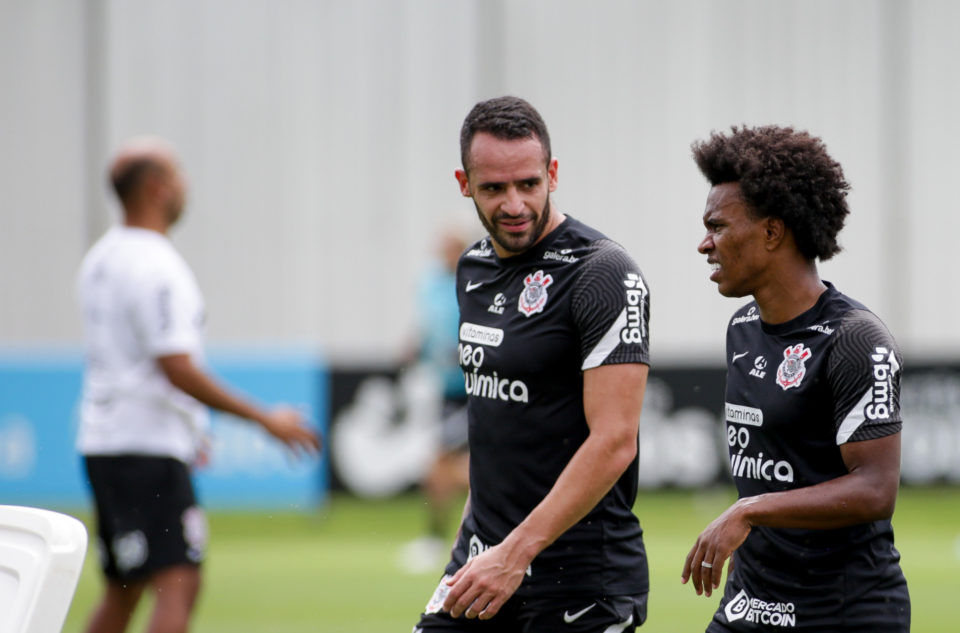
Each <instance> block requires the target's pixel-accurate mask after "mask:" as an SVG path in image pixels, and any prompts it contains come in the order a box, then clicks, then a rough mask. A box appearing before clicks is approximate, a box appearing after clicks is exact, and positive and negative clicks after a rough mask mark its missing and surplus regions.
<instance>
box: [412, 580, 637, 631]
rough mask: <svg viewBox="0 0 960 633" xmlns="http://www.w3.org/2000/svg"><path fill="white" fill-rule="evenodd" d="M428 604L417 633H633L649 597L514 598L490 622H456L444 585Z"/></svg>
mask: <svg viewBox="0 0 960 633" xmlns="http://www.w3.org/2000/svg"><path fill="white" fill-rule="evenodd" d="M447 578H449V576H444V577H443V578H442V579H441V580H440V585H439V586H438V587H437V591H436V592H435V593H434V594H433V597H432V598H431V599H430V602H429V603H428V604H427V608H426V611H427V613H424V614H423V615H422V616H420V622H419V623H418V624H417V626H416V627H414V629H413V631H414V633H467V632H469V633H555V632H557V631H562V632H563V633H633V632H634V631H635V630H636V628H637V627H638V626H640V625H641V624H643V622H644V620H646V619H647V594H645V593H644V594H640V595H637V596H609V597H598V598H586V597H582V598H577V597H571V598H553V597H551V598H529V597H524V596H516V595H515V596H513V597H512V598H510V599H509V600H507V602H506V603H505V604H504V605H503V607H502V608H501V609H500V611H498V612H497V615H495V616H493V617H492V618H490V619H489V620H479V619H476V618H472V619H469V620H468V619H467V618H465V617H463V616H460V617H459V618H452V617H450V614H449V613H447V612H446V611H439V610H438V608H439V605H440V604H442V596H444V595H445V594H446V592H445V591H443V587H444V583H445V582H446V580H447Z"/></svg>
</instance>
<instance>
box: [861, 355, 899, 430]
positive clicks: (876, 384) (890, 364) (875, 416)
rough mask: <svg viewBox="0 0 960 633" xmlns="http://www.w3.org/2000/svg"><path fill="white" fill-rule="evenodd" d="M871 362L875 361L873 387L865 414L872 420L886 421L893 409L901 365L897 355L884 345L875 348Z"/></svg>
mask: <svg viewBox="0 0 960 633" xmlns="http://www.w3.org/2000/svg"><path fill="white" fill-rule="evenodd" d="M870 360H871V361H873V387H872V390H871V395H870V404H868V405H867V406H866V409H864V413H866V415H867V417H868V418H869V419H871V420H886V419H888V418H889V417H890V414H891V412H892V411H891V410H892V408H893V379H894V376H895V375H896V373H897V372H898V371H900V363H898V362H897V357H896V355H895V354H894V353H893V352H892V351H890V350H889V349H887V348H886V347H884V346H882V345H878V346H877V347H876V348H874V350H873V354H871V355H870Z"/></svg>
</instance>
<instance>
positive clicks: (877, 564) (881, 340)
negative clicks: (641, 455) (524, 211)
mask: <svg viewBox="0 0 960 633" xmlns="http://www.w3.org/2000/svg"><path fill="white" fill-rule="evenodd" d="M693 155H694V159H695V160H696V162H697V165H698V166H699V168H700V170H701V171H702V172H703V174H704V176H706V178H707V180H708V181H709V182H710V184H711V185H712V189H711V190H710V193H709V195H708V196H707V204H706V210H705V211H704V214H703V223H704V226H705V227H706V230H707V233H706V236H705V237H704V238H703V241H701V242H700V245H699V247H698V250H699V251H700V253H702V254H704V255H706V256H707V262H708V263H709V264H711V265H712V266H713V272H712V274H711V276H710V279H711V280H712V281H714V282H715V283H716V284H717V286H718V289H719V291H720V294H722V295H724V296H727V297H745V296H751V297H752V298H753V301H751V302H750V303H748V304H746V305H744V306H743V307H742V308H740V309H739V310H738V311H737V312H736V313H735V314H734V316H733V318H732V319H731V321H730V324H729V326H728V329H727V351H726V357H727V386H726V397H725V399H726V402H725V405H724V410H725V417H726V439H727V443H728V446H729V452H730V467H731V474H732V476H733V480H734V482H735V484H736V487H737V491H738V493H739V497H740V498H739V500H738V501H737V502H736V503H734V504H733V505H732V506H731V507H730V508H729V509H727V510H726V511H725V512H724V513H723V514H721V515H720V516H719V517H718V518H717V519H715V520H714V521H713V522H712V523H710V525H708V526H707V527H706V529H704V531H703V532H702V533H701V534H700V536H699V537H698V538H697V540H696V543H695V544H694V546H693V548H692V549H691V550H690V552H689V554H688V555H687V558H686V561H685V562H684V566H683V572H682V580H683V582H688V581H690V582H691V583H692V584H693V587H694V589H695V590H696V592H697V594H706V595H707V596H709V595H711V593H712V591H713V590H714V589H716V588H718V587H719V586H720V581H721V576H722V572H723V565H724V563H725V562H726V561H727V560H729V561H730V567H729V569H728V573H727V583H726V587H725V589H724V592H723V598H722V599H721V601H720V606H719V608H718V610H717V612H716V614H715V615H714V617H713V620H712V621H711V622H710V624H709V626H708V627H707V631H708V632H710V633H720V632H728V631H791V632H792V631H831V632H843V633H850V632H854V631H857V632H863V633H867V632H870V633H877V632H890V633H894V632H897V633H903V632H906V631H909V629H910V597H909V594H908V591H907V584H906V580H905V579H904V576H903V572H902V571H901V569H900V565H899V560H900V554H899V553H898V552H897V550H896V548H895V547H894V544H893V530H892V528H891V525H890V518H891V516H892V515H893V508H894V503H895V501H896V497H897V489H898V486H899V481H900V430H901V426H902V422H901V418H900V407H899V392H900V368H901V366H902V359H901V355H900V350H899V348H898V347H897V344H896V342H895V341H894V339H893V337H892V336H891V335H890V333H889V331H888V330H887V328H886V327H885V326H884V324H883V323H882V322H881V321H880V319H878V318H877V317H876V315H874V314H873V313H872V312H870V311H869V310H868V309H867V308H866V307H864V306H863V305H862V304H860V303H858V302H857V301H854V300H853V299H851V298H849V297H847V296H846V295H844V294H842V293H841V292H839V291H838V290H837V289H836V288H835V287H834V286H833V285H832V284H830V283H829V282H826V281H823V280H821V279H820V276H819V274H818V271H817V265H816V260H817V259H821V260H825V259H829V258H830V257H832V256H833V255H834V254H836V253H837V252H838V251H839V250H840V247H839V246H838V244H837V239H836V238H837V233H838V232H839V231H840V229H841V228H842V227H843V224H844V220H845V218H846V216H847V214H848V209H847V204H846V193H847V190H848V189H849V185H848V184H847V182H846V181H845V179H844V176H843V171H842V169H841V167H840V165H839V164H838V163H836V162H835V161H834V160H833V159H832V158H830V156H829V155H828V154H827V152H826V148H825V147H824V145H823V143H822V142H821V140H820V139H818V138H816V137H813V136H811V135H809V134H807V133H806V132H799V131H795V130H793V129H791V128H781V127H773V126H768V127H758V128H747V127H741V128H733V129H732V130H731V132H730V133H728V134H714V135H712V136H711V138H710V139H709V140H707V141H704V142H699V143H695V144H694V146H693Z"/></svg>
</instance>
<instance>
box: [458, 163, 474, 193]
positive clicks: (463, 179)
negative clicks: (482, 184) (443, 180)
mask: <svg viewBox="0 0 960 633" xmlns="http://www.w3.org/2000/svg"><path fill="white" fill-rule="evenodd" d="M453 175H454V176H456V178H457V182H458V183H460V195H462V196H464V197H465V198H472V197H473V194H471V193H470V179H469V178H468V177H467V172H466V170H463V169H458V170H456V171H455V172H453Z"/></svg>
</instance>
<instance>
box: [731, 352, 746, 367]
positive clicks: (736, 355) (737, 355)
mask: <svg viewBox="0 0 960 633" xmlns="http://www.w3.org/2000/svg"><path fill="white" fill-rule="evenodd" d="M749 353H750V352H749V350H748V351H746V352H744V353H742V354H737V353H734V354H733V358H731V359H730V364H731V365H732V364H733V363H735V362H737V359H738V358H743V357H744V356H746V355H747V354H749Z"/></svg>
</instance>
